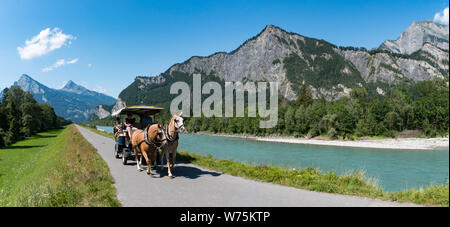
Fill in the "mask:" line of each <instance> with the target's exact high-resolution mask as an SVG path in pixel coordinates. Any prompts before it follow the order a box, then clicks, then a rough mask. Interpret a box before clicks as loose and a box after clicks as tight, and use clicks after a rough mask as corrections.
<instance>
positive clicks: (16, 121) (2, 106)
mask: <svg viewBox="0 0 450 227" xmlns="http://www.w3.org/2000/svg"><path fill="white" fill-rule="evenodd" d="M70 123H71V122H70V121H68V120H66V119H64V118H62V117H59V116H56V114H55V111H54V110H53V108H52V107H51V106H50V105H49V104H39V103H38V102H36V100H35V99H34V98H33V95H32V94H31V93H29V92H25V91H23V90H22V89H21V88H20V87H19V86H12V87H11V88H9V89H8V88H5V89H4V90H3V97H2V99H1V102H0V147H3V146H8V145H10V144H12V143H14V142H16V141H19V140H22V139H24V138H26V137H29V136H32V135H35V134H36V133H38V132H42V131H46V130H50V129H57V128H60V127H61V126H63V125H66V124H70Z"/></svg>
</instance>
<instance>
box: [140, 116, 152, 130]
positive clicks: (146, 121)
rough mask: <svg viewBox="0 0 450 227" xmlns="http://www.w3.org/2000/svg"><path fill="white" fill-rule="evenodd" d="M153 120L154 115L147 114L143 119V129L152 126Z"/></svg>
mask: <svg viewBox="0 0 450 227" xmlns="http://www.w3.org/2000/svg"><path fill="white" fill-rule="evenodd" d="M152 124H153V119H152V115H151V114H150V113H146V114H145V115H144V116H142V117H141V127H142V128H145V127H147V125H152Z"/></svg>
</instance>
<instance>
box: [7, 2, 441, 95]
mask: <svg viewBox="0 0 450 227" xmlns="http://www.w3.org/2000/svg"><path fill="white" fill-rule="evenodd" d="M445 8H448V1H441V0H434V1H430V0H408V1H386V0H377V1H368V0H366V1H356V0H355V1H350V0H349V1H342V0H341V1H334V0H327V1H325V0H323V1H319V0H315V1H299V0H297V1H280V0H279V1H264V0H252V1H245V0H241V1H238V0H228V1H218V0H214V1H213V0H211V1H171V0H167V1H132V0H127V1H125V0H124V1H116V0H107V1H106V0H105V1H100V0H95V1H94V0H77V1H61V0H56V1H50V0H48V1H42V0H41V1H35V0H27V1H25V0H2V1H0V88H1V89H3V88H5V87H7V86H10V85H11V84H12V83H13V82H14V81H16V80H17V79H18V78H19V77H20V75H21V74H24V73H25V74H29V75H30V76H31V77H33V78H35V79H36V80H38V81H40V82H41V83H43V84H45V85H47V86H49V87H52V88H60V87H61V86H62V85H63V84H64V82H66V81H68V80H73V81H74V82H76V83H78V84H81V85H84V86H86V87H87V88H89V89H94V90H97V91H103V92H105V93H106V94H109V95H112V96H114V97H117V96H118V95H119V93H120V91H121V90H123V89H124V88H125V87H126V86H128V85H129V84H130V83H131V82H133V80H134V78H135V77H136V76H138V75H142V76H155V75H158V74H160V73H162V72H164V71H165V70H166V69H168V68H169V67H170V66H171V65H173V64H175V63H179V62H183V61H185V60H186V59H188V58H189V57H191V56H193V55H198V56H205V55H210V54H212V53H214V52H217V51H227V52H228V51H232V50H234V49H235V48H237V47H238V46H239V45H240V44H241V43H243V42H244V41H245V40H247V39H248V38H250V37H253V36H254V35H256V34H257V33H259V32H260V31H261V30H262V29H263V28H264V27H265V25H267V24H274V25H277V26H279V27H281V28H284V29H285V30H287V31H290V32H295V33H299V34H301V35H305V36H309V37H313V38H319V39H325V40H327V41H329V42H331V43H334V44H336V45H343V46H363V47H366V48H369V49H370V48H374V47H377V46H379V45H380V44H381V43H382V42H383V41H384V40H386V39H397V38H398V36H399V35H400V33H401V32H402V31H403V30H405V29H406V28H407V27H408V26H409V25H410V24H411V23H412V21H421V20H433V18H434V16H435V14H436V13H439V12H442V11H443V10H444V9H445ZM447 14H448V9H447ZM45 29H48V32H49V33H50V35H49V36H47V38H48V40H51V42H50V43H51V45H50V44H48V45H47V49H39V48H38V47H36V46H32V45H30V47H28V48H26V46H27V44H26V41H27V40H28V41H29V42H30V43H31V44H33V40H32V39H33V37H36V36H38V34H40V33H41V31H43V30H44V31H45ZM44 33H45V32H44ZM44 33H41V34H43V35H45V34H44ZM51 38H53V39H51ZM42 40H44V39H42ZM48 40H47V41H48ZM41 44H42V43H41ZM20 48H23V50H24V51H23V52H20V51H19V49H20ZM21 53H22V54H21Z"/></svg>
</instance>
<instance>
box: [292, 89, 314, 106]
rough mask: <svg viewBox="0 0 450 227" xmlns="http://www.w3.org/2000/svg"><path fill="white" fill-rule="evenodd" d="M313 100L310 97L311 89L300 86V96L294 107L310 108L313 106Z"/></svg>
mask: <svg viewBox="0 0 450 227" xmlns="http://www.w3.org/2000/svg"><path fill="white" fill-rule="evenodd" d="M313 102H314V99H313V96H312V91H311V88H310V87H309V86H308V85H306V84H302V87H301V88H300V95H299V96H298V98H297V100H295V105H296V106H305V107H307V106H310V105H311V104H313Z"/></svg>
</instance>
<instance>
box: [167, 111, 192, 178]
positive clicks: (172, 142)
mask: <svg viewBox="0 0 450 227" xmlns="http://www.w3.org/2000/svg"><path fill="white" fill-rule="evenodd" d="M182 114H183V112H181V113H180V114H178V115H176V114H175V115H173V116H172V119H171V120H170V123H169V125H168V126H167V127H166V128H165V129H164V133H165V137H166V142H167V143H166V144H165V145H163V146H161V171H162V169H163V168H164V164H163V160H164V155H165V156H166V161H167V169H168V175H169V177H170V178H173V175H172V169H173V168H174V167H175V163H176V157H177V148H178V133H180V132H185V131H186V129H185V128H184V119H183V118H182V117H181V115H182ZM169 153H171V154H172V166H170V158H169Z"/></svg>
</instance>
